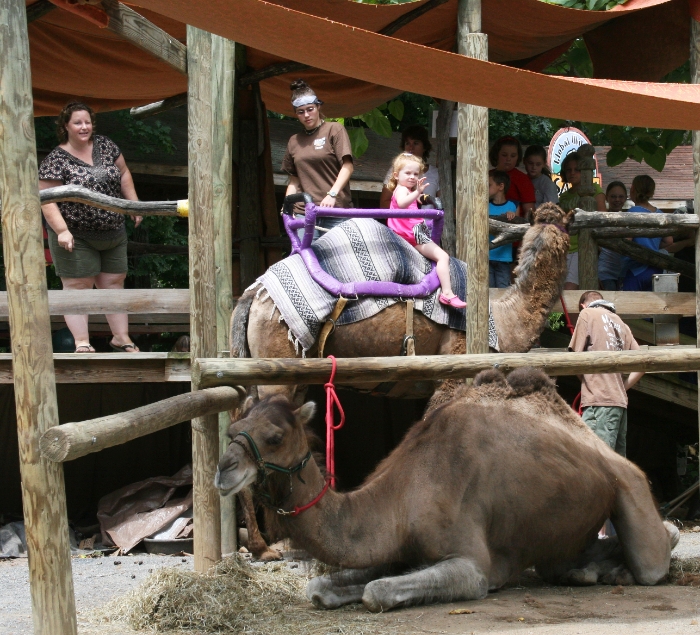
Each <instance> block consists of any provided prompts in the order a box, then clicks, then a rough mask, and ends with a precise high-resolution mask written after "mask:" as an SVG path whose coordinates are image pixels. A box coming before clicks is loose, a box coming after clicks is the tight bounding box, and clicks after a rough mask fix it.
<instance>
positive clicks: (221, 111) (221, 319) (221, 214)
mask: <svg viewBox="0 0 700 635" xmlns="http://www.w3.org/2000/svg"><path fill="white" fill-rule="evenodd" d="M236 46H237V45H236V43H235V42H232V41H231V40H227V39H226V38H222V37H219V36H218V35H214V36H212V84H211V97H212V111H213V115H212V119H213V126H214V127H213V134H214V142H213V147H212V157H213V167H214V171H213V177H214V239H215V240H214V268H215V272H216V348H217V351H218V353H219V354H221V351H228V349H229V341H228V340H229V323H230V321H231V312H232V311H233V262H232V261H233V256H232V250H233V240H232V239H233V235H232V230H231V210H232V206H233V184H232V178H233V145H234V143H237V142H238V131H237V130H235V129H234V122H235V116H234V114H235V112H234V103H235V94H236ZM238 46H240V45H238ZM218 419H219V456H221V454H223V452H224V451H225V450H226V448H227V447H228V441H229V440H228V438H227V436H226V433H227V432H228V427H229V425H230V424H231V418H230V416H229V414H228V412H221V413H219V415H218ZM220 505H221V552H222V553H224V554H228V553H233V552H234V551H236V534H237V531H236V497H235V496H227V497H225V498H222V499H221V500H220Z"/></svg>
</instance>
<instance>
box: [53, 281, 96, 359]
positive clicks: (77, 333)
mask: <svg viewBox="0 0 700 635" xmlns="http://www.w3.org/2000/svg"><path fill="white" fill-rule="evenodd" d="M61 283H62V284H63V289H64V290H66V291H82V290H84V289H92V288H93V287H94V286H95V278H94V276H93V277H90V278H61ZM63 318H64V319H65V321H66V326H67V327H68V330H69V331H70V332H71V335H72V336H73V339H74V340H75V348H76V350H77V349H78V348H80V347H81V346H82V347H84V346H87V347H88V349H91V348H92V347H91V346H90V331H89V329H88V316H87V315H64V316H63Z"/></svg>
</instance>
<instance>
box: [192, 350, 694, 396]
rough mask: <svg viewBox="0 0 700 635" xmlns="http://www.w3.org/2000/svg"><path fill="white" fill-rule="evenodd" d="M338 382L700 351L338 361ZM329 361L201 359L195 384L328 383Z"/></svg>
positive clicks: (637, 364) (686, 364)
mask: <svg viewBox="0 0 700 635" xmlns="http://www.w3.org/2000/svg"><path fill="white" fill-rule="evenodd" d="M337 364H338V369H337V372H336V376H335V381H336V382H337V383H338V384H343V385H346V384H357V383H372V382H377V383H379V382H387V381H415V380H426V381H430V380H436V379H465V378H467V377H474V376H476V375H477V374H478V373H479V372H481V371H482V370H486V369H489V368H498V369H500V370H502V371H504V372H509V371H511V370H515V369H516V368H522V367H524V366H532V367H534V368H539V369H541V370H543V371H544V372H545V373H547V374H548V375H580V374H583V373H629V372H633V371H656V372H661V371H669V372H677V371H694V370H700V349H680V350H679V349H667V348H663V349H659V350H648V351H644V350H640V351H619V352H618V351H615V352H608V351H606V352H594V351H589V352H585V353H489V354H484V355H422V356H415V357H364V358H353V359H348V358H345V359H339V360H337ZM330 373H331V361H330V360H329V359H267V358H266V359H221V358H210V359H196V360H194V362H193V364H192V380H193V382H197V383H198V385H199V386H201V387H202V388H211V387H213V386H234V385H276V384H323V383H325V382H327V381H328V377H329V376H330Z"/></svg>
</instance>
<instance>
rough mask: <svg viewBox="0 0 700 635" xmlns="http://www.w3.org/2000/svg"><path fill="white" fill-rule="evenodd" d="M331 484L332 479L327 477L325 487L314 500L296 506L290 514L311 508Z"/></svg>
mask: <svg viewBox="0 0 700 635" xmlns="http://www.w3.org/2000/svg"><path fill="white" fill-rule="evenodd" d="M330 484H331V479H330V478H328V477H326V484H325V485H324V486H323V489H322V490H321V493H320V494H319V495H318V496H317V497H316V498H314V499H313V500H312V501H310V502H308V503H306V505H302V506H301V507H295V508H294V511H292V512H289V515H290V516H298V515H299V514H301V512H305V511H306V510H307V509H311V508H312V507H313V506H314V505H315V504H316V503H318V501H320V500H321V499H322V498H323V496H324V495H325V493H326V492H327V491H328V486H329V485H330Z"/></svg>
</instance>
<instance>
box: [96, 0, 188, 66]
mask: <svg viewBox="0 0 700 635" xmlns="http://www.w3.org/2000/svg"><path fill="white" fill-rule="evenodd" d="M102 8H103V9H104V11H105V13H106V14H107V15H108V16H109V24H108V25H107V28H108V29H109V30H110V31H112V32H113V33H116V34H117V35H120V36H121V37H123V38H124V39H125V40H129V42H131V43H132V44H133V45H134V46H137V47H138V48H140V49H141V50H142V51H146V52H147V53H150V54H151V55H153V56H154V57H157V58H158V59H159V60H161V61H163V62H165V63H166V64H167V65H168V66H170V67H172V68H174V69H175V70H176V71H179V72H180V73H182V74H183V75H187V47H186V46H185V45H184V44H182V43H181V42H178V41H177V40H176V39H175V38H174V37H173V36H172V35H170V34H168V33H166V32H165V31H163V29H161V28H160V27H157V26H156V25H155V24H153V22H151V21H150V20H147V19H146V18H144V17H143V16H142V15H141V14H140V13H137V12H136V11H134V10H133V9H130V8H129V7H127V6H126V5H125V4H122V3H121V2H118V1H117V0H102Z"/></svg>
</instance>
